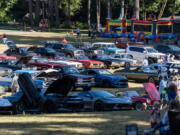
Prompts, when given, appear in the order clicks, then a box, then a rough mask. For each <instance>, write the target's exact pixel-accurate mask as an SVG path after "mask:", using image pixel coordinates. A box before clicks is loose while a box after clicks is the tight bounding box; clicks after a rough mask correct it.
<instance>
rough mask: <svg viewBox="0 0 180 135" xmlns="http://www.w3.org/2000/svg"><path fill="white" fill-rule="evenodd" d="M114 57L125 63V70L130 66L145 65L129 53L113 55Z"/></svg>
mask: <svg viewBox="0 0 180 135" xmlns="http://www.w3.org/2000/svg"><path fill="white" fill-rule="evenodd" d="M112 57H113V58H115V59H119V60H121V61H123V62H124V67H125V68H129V67H130V66H140V65H143V62H142V61H140V60H135V59H133V57H132V56H131V55H130V54H127V53H117V54H114V55H112Z"/></svg>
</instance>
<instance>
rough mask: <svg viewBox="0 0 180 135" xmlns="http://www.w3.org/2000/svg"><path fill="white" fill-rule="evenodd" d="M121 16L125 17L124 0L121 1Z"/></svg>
mask: <svg viewBox="0 0 180 135" xmlns="http://www.w3.org/2000/svg"><path fill="white" fill-rule="evenodd" d="M121 15H122V16H124V0H121Z"/></svg>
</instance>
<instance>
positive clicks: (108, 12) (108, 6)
mask: <svg viewBox="0 0 180 135" xmlns="http://www.w3.org/2000/svg"><path fill="white" fill-rule="evenodd" d="M107 14H108V15H109V16H111V2H110V0H107Z"/></svg>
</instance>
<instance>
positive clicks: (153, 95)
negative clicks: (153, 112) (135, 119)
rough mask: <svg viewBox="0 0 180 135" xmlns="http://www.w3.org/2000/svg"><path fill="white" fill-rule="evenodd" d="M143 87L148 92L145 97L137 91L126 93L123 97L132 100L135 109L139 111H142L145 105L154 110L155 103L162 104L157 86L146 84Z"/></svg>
mask: <svg viewBox="0 0 180 135" xmlns="http://www.w3.org/2000/svg"><path fill="white" fill-rule="evenodd" d="M143 85H144V88H145V91H146V94H145V95H144V96H140V95H139V93H138V92H137V91H124V94H123V96H125V97H130V98H131V100H132V101H133V106H134V109H136V110H137V111H142V110H143V108H144V107H143V106H144V105H147V109H152V107H153V103H154V102H155V101H157V102H159V103H160V95H159V92H158V90H157V89H156V87H155V85H154V84H152V83H144V84H143ZM148 87H151V88H148Z"/></svg>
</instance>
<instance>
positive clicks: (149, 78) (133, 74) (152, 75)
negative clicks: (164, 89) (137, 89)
mask: <svg viewBox="0 0 180 135" xmlns="http://www.w3.org/2000/svg"><path fill="white" fill-rule="evenodd" d="M114 74H115V75H120V76H122V75H123V76H126V77H127V78H128V80H135V81H141V82H152V83H157V82H158V72H157V70H155V69H151V68H150V67H144V66H143V67H134V68H126V69H121V70H116V71H115V72H114Z"/></svg>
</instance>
